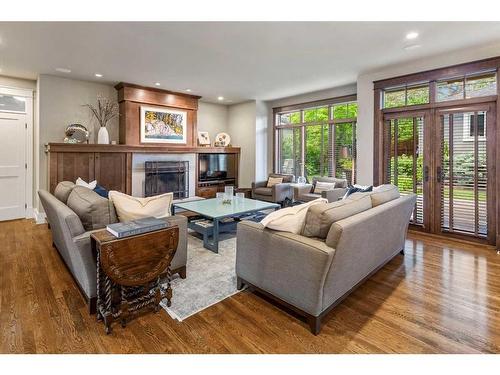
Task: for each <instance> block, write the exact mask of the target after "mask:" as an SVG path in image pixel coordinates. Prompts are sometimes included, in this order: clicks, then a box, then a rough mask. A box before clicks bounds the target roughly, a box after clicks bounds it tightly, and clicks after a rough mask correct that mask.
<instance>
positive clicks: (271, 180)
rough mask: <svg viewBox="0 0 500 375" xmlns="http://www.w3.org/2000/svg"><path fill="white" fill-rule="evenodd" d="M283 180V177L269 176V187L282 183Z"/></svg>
mask: <svg viewBox="0 0 500 375" xmlns="http://www.w3.org/2000/svg"><path fill="white" fill-rule="evenodd" d="M282 182H283V177H269V178H268V179H267V187H273V186H274V185H278V184H281V183H282Z"/></svg>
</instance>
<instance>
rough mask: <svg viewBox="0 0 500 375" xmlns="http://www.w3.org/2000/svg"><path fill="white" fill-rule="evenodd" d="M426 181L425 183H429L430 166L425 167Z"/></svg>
mask: <svg viewBox="0 0 500 375" xmlns="http://www.w3.org/2000/svg"><path fill="white" fill-rule="evenodd" d="M424 181H425V182H427V181H429V167H428V166H425V167H424Z"/></svg>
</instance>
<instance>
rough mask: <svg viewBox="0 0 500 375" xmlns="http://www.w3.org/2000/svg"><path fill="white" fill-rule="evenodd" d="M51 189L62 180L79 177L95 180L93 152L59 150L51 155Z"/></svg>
mask: <svg viewBox="0 0 500 375" xmlns="http://www.w3.org/2000/svg"><path fill="white" fill-rule="evenodd" d="M50 159H51V162H50V172H49V173H50V187H49V188H50V191H51V192H52V193H53V192H54V189H55V188H56V186H57V184H58V183H59V182H61V181H72V182H75V181H76V179H77V178H78V177H81V178H82V179H83V180H85V181H87V182H89V181H93V180H94V176H95V174H94V153H93V152H57V153H51V155H50Z"/></svg>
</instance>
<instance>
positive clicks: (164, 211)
mask: <svg viewBox="0 0 500 375" xmlns="http://www.w3.org/2000/svg"><path fill="white" fill-rule="evenodd" d="M173 198H174V194H173V193H166V194H161V195H157V196H154V197H148V198H136V197H132V196H130V195H127V194H123V193H120V192H119V191H115V190H111V191H110V192H109V199H111V201H112V202H113V204H114V206H115V209H116V213H117V215H118V220H120V222H125V221H131V220H135V219H141V218H144V217H151V216H152V217H156V218H162V217H167V216H170V206H171V204H172V199H173Z"/></svg>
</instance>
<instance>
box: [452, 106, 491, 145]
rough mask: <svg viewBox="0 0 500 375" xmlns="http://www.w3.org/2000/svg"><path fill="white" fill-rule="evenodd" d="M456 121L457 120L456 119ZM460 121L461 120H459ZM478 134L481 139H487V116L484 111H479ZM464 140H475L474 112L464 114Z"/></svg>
mask: <svg viewBox="0 0 500 375" xmlns="http://www.w3.org/2000/svg"><path fill="white" fill-rule="evenodd" d="M455 121H457V120H456V119H455ZM458 121H460V120H458ZM476 126H477V136H478V140H479V141H485V140H486V117H485V113H484V112H479V113H477V125H476ZM463 129H464V130H463V132H464V133H463V140H464V141H474V113H464V115H463Z"/></svg>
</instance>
